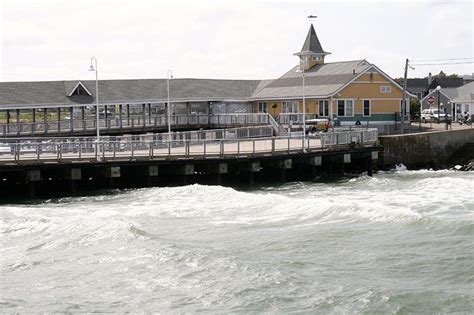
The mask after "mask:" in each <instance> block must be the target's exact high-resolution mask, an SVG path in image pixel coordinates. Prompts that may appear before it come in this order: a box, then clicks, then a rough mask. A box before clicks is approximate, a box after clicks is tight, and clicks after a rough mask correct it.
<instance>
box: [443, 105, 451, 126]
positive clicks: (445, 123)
mask: <svg viewBox="0 0 474 315" xmlns="http://www.w3.org/2000/svg"><path fill="white" fill-rule="evenodd" d="M450 103H451V102H450V101H448V104H446V106H445V107H444V130H448V108H449V105H450Z"/></svg>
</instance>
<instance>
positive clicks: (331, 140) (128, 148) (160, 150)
mask: <svg viewBox="0 0 474 315" xmlns="http://www.w3.org/2000/svg"><path fill="white" fill-rule="evenodd" d="M13 140H14V139H9V141H10V142H8V141H4V140H2V142H0V163H2V164H22V163H26V164H28V163H33V164H35V163H48V162H56V163H63V162H71V161H74V162H77V161H101V162H106V161H131V160H150V159H176V158H193V159H205V158H219V157H221V158H222V157H234V158H240V157H249V156H258V155H269V154H270V155H286V154H292V153H301V152H314V151H327V150H340V149H347V148H351V147H353V146H355V145H357V146H363V147H366V146H374V145H376V143H377V130H376V129H375V130H373V129H369V130H367V129H364V130H340V131H334V132H326V133H322V132H321V133H317V134H315V135H313V136H311V137H306V138H305V142H303V141H302V140H303V139H302V138H301V137H263V138H250V139H249V138H235V139H229V138H226V139H205V140H204V139H197V140H188V139H171V140H170V139H166V138H164V137H160V136H157V135H141V136H120V137H108V138H105V137H104V138H102V140H101V141H100V142H95V141H94V138H92V137H76V138H56V139H54V141H53V140H52V139H43V140H38V139H31V140H24V139H22V140H18V139H17V140H16V141H13Z"/></svg>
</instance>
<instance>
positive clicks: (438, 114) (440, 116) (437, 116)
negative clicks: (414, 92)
mask: <svg viewBox="0 0 474 315" xmlns="http://www.w3.org/2000/svg"><path fill="white" fill-rule="evenodd" d="M446 119H447V120H448V121H451V120H452V117H451V115H450V114H445V113H444V112H442V111H438V109H437V108H429V109H424V110H422V111H421V122H422V123H427V122H428V121H431V122H435V123H438V122H444V121H445V120H446ZM438 120H439V121H438Z"/></svg>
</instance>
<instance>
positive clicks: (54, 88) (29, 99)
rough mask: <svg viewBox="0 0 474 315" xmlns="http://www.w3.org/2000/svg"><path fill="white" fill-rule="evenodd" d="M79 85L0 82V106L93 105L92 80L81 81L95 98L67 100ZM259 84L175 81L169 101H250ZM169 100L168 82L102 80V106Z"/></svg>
mask: <svg viewBox="0 0 474 315" xmlns="http://www.w3.org/2000/svg"><path fill="white" fill-rule="evenodd" d="M77 82H78V81H42V82H0V106H1V107H2V108H4V109H6V108H9V107H15V108H17V107H31V106H32V105H38V106H41V105H43V106H45V107H55V106H59V105H66V106H68V105H70V106H74V105H79V104H88V103H90V104H93V103H94V102H95V95H96V91H95V81H92V80H85V81H81V82H82V84H83V85H84V86H85V87H86V88H87V89H88V90H89V91H90V92H91V94H92V97H89V96H79V95H73V96H71V97H68V96H67V95H68V94H69V93H70V92H71V90H72V89H73V88H74V86H75V85H76V84H77ZM259 83H260V80H213V79H173V80H171V81H170V97H171V99H172V101H174V102H178V101H199V100H202V101H220V100H248V99H249V98H250V97H251V95H252V93H253V91H255V89H256V88H257V86H258V85H259ZM166 100H167V87H166V79H138V80H99V101H100V103H127V102H129V103H133V102H151V101H157V102H159V101H163V102H164V101H166Z"/></svg>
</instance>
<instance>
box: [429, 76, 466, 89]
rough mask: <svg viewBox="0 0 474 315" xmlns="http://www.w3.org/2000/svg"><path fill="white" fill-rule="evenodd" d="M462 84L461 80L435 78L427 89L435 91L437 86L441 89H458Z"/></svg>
mask: <svg viewBox="0 0 474 315" xmlns="http://www.w3.org/2000/svg"><path fill="white" fill-rule="evenodd" d="M463 84H464V80H463V78H435V79H433V81H432V82H431V84H430V86H429V89H436V87H437V86H438V85H439V86H441V87H442V88H450V87H460V86H462V85H463Z"/></svg>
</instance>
